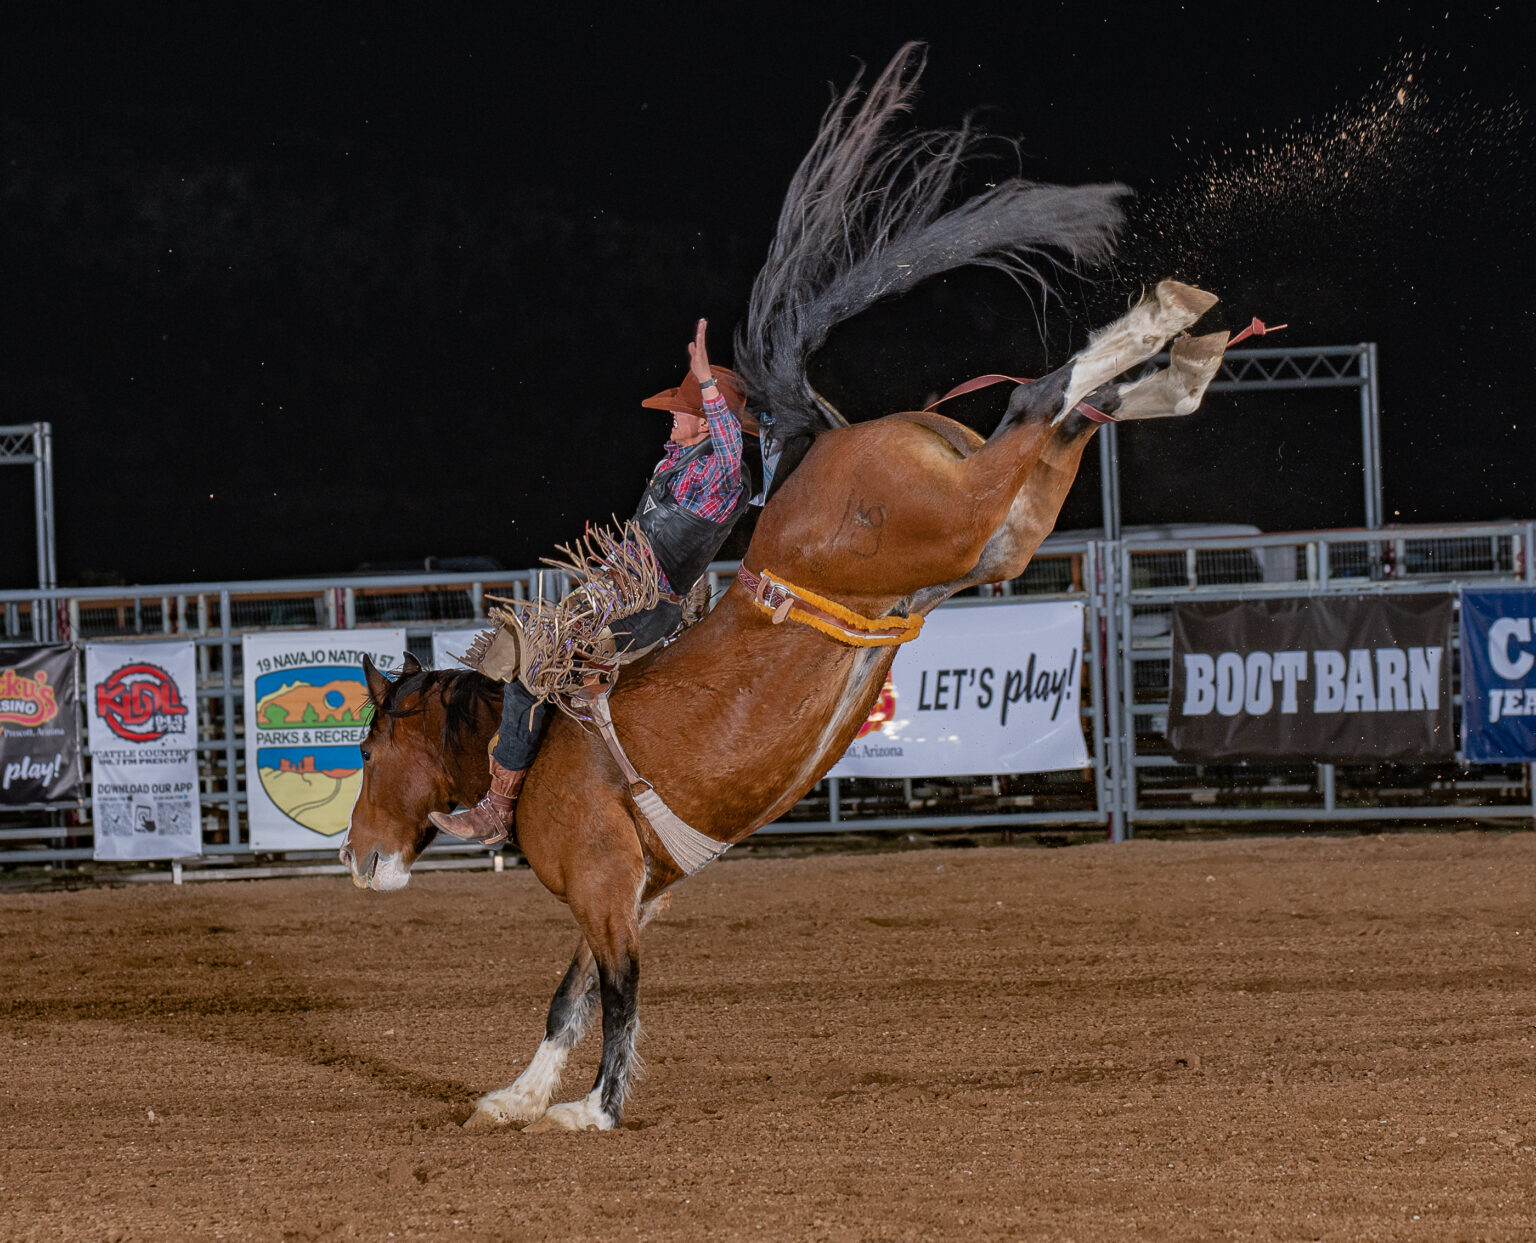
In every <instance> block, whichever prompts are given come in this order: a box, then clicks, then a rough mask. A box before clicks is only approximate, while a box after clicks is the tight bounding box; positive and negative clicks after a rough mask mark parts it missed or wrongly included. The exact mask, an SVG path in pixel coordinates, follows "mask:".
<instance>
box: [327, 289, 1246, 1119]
mask: <svg viewBox="0 0 1536 1243" xmlns="http://www.w3.org/2000/svg"><path fill="white" fill-rule="evenodd" d="M1214 302H1215V298H1214V297H1212V296H1211V295H1209V294H1204V293H1201V292H1200V291H1198V290H1195V289H1192V288H1190V287H1189V286H1186V285H1180V284H1177V283H1175V282H1172V281H1165V282H1163V283H1162V284H1161V285H1159V286H1158V287H1157V290H1156V291H1155V293H1154V294H1152V295H1149V296H1148V297H1146V298H1145V299H1143V300H1142V301H1141V302H1140V303H1139V304H1138V305H1136V306H1135V307H1133V308H1132V309H1131V311H1130V312H1128V313H1127V314H1126V315H1125V316H1123V317H1122V318H1121V319H1120V320H1117V321H1116V322H1115V323H1113V324H1111V325H1110V326H1109V327H1108V328H1106V329H1104V330H1102V331H1101V332H1099V333H1098V334H1096V335H1095V336H1094V337H1093V338H1092V339H1091V340H1090V342H1089V344H1088V346H1087V347H1086V348H1085V349H1084V350H1083V351H1081V352H1080V353H1079V354H1077V355H1075V356H1074V357H1073V358H1072V359H1071V360H1069V361H1068V363H1067V364H1066V365H1065V366H1063V367H1062V368H1060V369H1059V370H1058V371H1056V372H1053V373H1052V374H1051V375H1048V376H1046V377H1045V378H1044V379H1041V380H1038V381H1035V382H1033V383H1030V384H1025V385H1021V386H1020V387H1018V388H1017V389H1016V390H1015V391H1014V393H1013V396H1012V398H1011V400H1010V402H1009V408H1008V413H1007V415H1006V416H1005V417H1004V419H1003V422H1002V423H1001V425H1000V426H999V427H998V428H997V430H996V431H995V432H993V434H992V435H991V436H990V437H988V438H987V439H986V440H983V439H982V438H981V437H980V436H978V435H976V434H975V433H974V432H971V431H969V430H968V429H966V428H965V427H964V426H962V425H961V424H959V423H956V422H954V421H952V420H950V419H947V418H944V417H943V416H940V415H936V414H896V415H890V416H887V417H886V418H883V419H878V420H875V421H872V422H868V423H861V424H858V425H856V426H852V427H844V428H840V429H837V430H833V431H828V432H826V433H824V434H822V435H820V436H818V437H817V438H816V439H815V440H814V442H813V443H812V445H811V447H810V449H809V451H808V452H807V453H806V454H805V456H804V458H803V460H802V461H801V462H800V464H799V465H798V467H797V469H795V471H794V472H793V473H792V474H791V475H790V476H789V478H788V479H787V481H786V482H785V483H784V484H783V486H782V487H781V488H780V490H779V491H778V492H777V493H776V494H775V495H774V496H773V498H772V499H771V500H770V501H769V503H768V504H767V506H766V507H765V509H764V510H763V513H762V515H761V518H760V519H759V521H758V525H757V528H756V531H755V532H754V535H753V538H752V541H751V544H750V546H749V548H748V550H747V553H746V556H745V558H744V562H743V565H744V567H746V568H748V569H749V570H750V571H752V572H753V573H755V574H758V575H762V574H764V573H769V574H771V575H772V576H773V577H774V579H776V580H778V581H780V582H784V583H788V584H792V585H793V587H794V588H797V589H800V592H801V595H800V598H801V600H802V601H810V602H812V603H814V601H815V600H816V598H818V597H819V598H820V599H821V600H822V601H823V602H827V601H830V602H831V606H832V607H831V613H830V615H831V616H833V617H839V616H841V617H844V618H847V617H857V618H862V619H881V620H882V621H883V622H884V623H886V624H887V626H899V625H900V622H899V619H910V618H921V617H922V616H924V615H926V614H927V613H928V612H929V611H931V610H932V609H933V608H934V607H936V606H937V605H938V604H940V603H941V602H942V601H944V600H946V599H948V598H949V597H950V596H952V595H953V594H954V593H955V592H957V591H960V590H962V589H964V588H967V587H971V586H974V585H978V584H982V583H990V582H998V581H1002V580H1005V579H1010V578H1014V577H1016V576H1018V575H1019V574H1021V573H1023V571H1024V568H1025V566H1026V565H1027V564H1028V563H1029V560H1030V558H1031V557H1032V556H1033V554H1034V552H1035V550H1036V549H1037V548H1038V547H1039V545H1040V542H1041V541H1042V540H1043V539H1044V538H1045V537H1046V535H1047V534H1049V532H1050V530H1051V528H1052V526H1053V525H1054V523H1055V521H1056V517H1057V514H1058V513H1059V512H1060V509H1061V506H1062V503H1063V501H1064V500H1065V498H1066V494H1067V489H1068V488H1069V487H1070V485H1071V483H1072V480H1073V478H1074V477H1075V476H1076V474H1077V469H1078V465H1079V462H1080V461H1081V458H1082V454H1083V449H1084V447H1085V446H1086V445H1087V443H1088V440H1089V439H1090V437H1091V436H1092V434H1093V432H1094V430H1095V428H1096V426H1097V424H1096V422H1093V421H1091V420H1090V418H1089V417H1086V416H1085V415H1084V414H1083V413H1081V412H1079V410H1078V405H1079V402H1081V401H1083V400H1084V399H1089V400H1091V402H1092V404H1093V405H1094V406H1096V407H1097V409H1098V410H1099V411H1102V412H1103V413H1104V414H1107V415H1110V416H1114V415H1115V414H1116V412H1117V410H1118V411H1120V412H1121V414H1122V415H1123V416H1124V417H1134V418H1145V417H1155V416H1158V415H1165V414H1187V413H1189V412H1190V411H1191V410H1193V409H1194V408H1195V407H1196V406H1197V405H1198V404H1199V401H1200V398H1201V396H1202V394H1203V392H1204V390H1205V386H1206V384H1207V383H1208V382H1209V380H1210V378H1211V376H1212V375H1214V374H1215V371H1216V369H1217V367H1218V365H1219V363H1220V359H1221V355H1222V351H1223V349H1224V348H1225V344H1226V334H1225V333H1218V334H1215V335H1213V336H1210V337H1203V338H1199V339H1190V338H1188V337H1181V338H1180V339H1179V341H1177V342H1176V343H1175V344H1174V346H1173V350H1172V363H1171V364H1170V367H1169V369H1168V370H1167V371H1164V372H1159V373H1158V374H1157V375H1155V376H1153V377H1150V378H1148V379H1145V380H1141V381H1139V382H1137V383H1127V384H1113V383H1111V381H1113V380H1114V378H1115V377H1116V376H1117V375H1119V374H1121V373H1122V372H1123V371H1125V370H1126V369H1128V368H1130V367H1133V366H1137V365H1138V364H1140V363H1142V362H1143V361H1145V360H1146V359H1148V358H1150V357H1151V356H1152V355H1154V354H1155V353H1157V352H1158V351H1159V350H1160V349H1162V347H1163V346H1164V344H1165V343H1166V342H1167V341H1168V340H1169V338H1171V337H1172V336H1174V334H1176V333H1179V332H1181V331H1182V330H1183V329H1184V328H1186V327H1187V326H1189V325H1190V324H1192V323H1193V322H1194V321H1195V320H1196V319H1197V318H1198V317H1199V316H1200V315H1201V314H1202V313H1203V312H1204V311H1205V310H1206V309H1208V308H1209V306H1210V305H1211V304H1212V303H1214ZM773 603H774V601H773V599H769V600H768V602H767V603H766V604H765V603H763V602H762V601H761V600H760V599H759V598H758V597H757V596H755V595H754V593H753V592H752V591H749V590H748V589H747V587H746V586H744V585H743V584H742V583H741V582H737V583H734V584H733V585H732V586H731V588H730V590H729V591H727V592H726V593H725V595H724V596H723V597H722V599H721V600H720V602H719V604H718V606H717V607H716V608H715V609H714V610H713V611H712V612H711V613H710V614H709V615H708V616H707V617H706V618H705V619H704V620H703V621H701V622H700V623H699V624H698V625H696V626H694V627H693V628H692V629H690V630H688V631H686V632H685V633H684V635H683V636H682V637H681V638H680V639H679V640H678V641H677V642H675V643H673V644H672V645H670V646H668V647H665V648H662V649H661V650H659V651H657V652H655V653H653V654H651V655H650V656H648V657H646V658H644V659H642V660H641V661H639V662H637V663H636V664H634V665H631V666H629V667H628V668H626V669H625V671H624V675H623V677H622V678H621V679H620V680H619V683H618V686H617V689H616V690H615V691H614V693H613V696H612V715H613V720H614V722H615V725H616V729H617V732H618V735H619V737H620V739H621V741H622V743H623V746H624V748H625V750H626V751H627V753H628V755H629V758H630V759H631V760H632V761H633V763H634V766H635V767H636V768H637V769H638V770H639V772H640V773H641V774H642V775H643V776H644V777H645V778H646V779H647V780H648V781H649V782H650V783H651V784H652V785H653V786H654V788H655V791H656V792H657V793H658V794H659V795H661V797H662V798H663V799H664V800H665V801H666V803H667V804H668V805H669V806H670V808H671V809H672V811H673V812H675V813H676V814H677V816H678V817H680V818H681V819H682V820H683V821H685V822H686V823H687V824H688V825H691V826H693V827H694V828H695V829H697V830H699V831H700V832H702V833H703V834H705V835H707V836H708V837H709V838H711V839H714V840H715V841H718V842H725V843H734V842H739V841H741V840H742V839H743V838H745V837H747V836H749V835H750V834H751V833H753V832H754V831H755V830H757V829H758V828H760V827H761V826H762V825H764V824H767V823H769V822H770V821H773V820H775V819H777V818H778V817H779V816H781V815H782V814H783V813H784V812H786V811H787V810H788V809H789V808H790V807H792V806H793V805H794V804H795V803H796V802H797V801H798V800H799V799H800V798H801V797H803V796H804V794H805V793H806V791H807V790H809V789H810V787H811V786H812V785H813V784H814V783H815V782H816V781H818V780H819V779H820V778H821V777H822V776H823V775H824V774H825V773H826V772H827V770H828V769H829V768H831V766H832V765H833V764H834V763H835V762H836V760H837V758H838V757H839V756H840V755H841V754H842V753H843V751H844V750H845V749H846V747H847V746H848V744H849V743H850V742H851V740H852V739H853V737H854V735H855V734H856V733H857V732H858V730H859V727H860V726H861V725H862V724H863V722H864V721H865V719H866V717H867V716H868V714H869V711H870V708H871V706H872V705H873V703H874V700H875V697H876V696H877V694H878V693H879V690H880V687H881V685H882V684H883V682H884V681H885V677H886V673H887V671H888V670H889V668H890V665H891V661H892V659H893V657H894V655H895V648H894V647H893V646H858V645H851V644H850V643H848V642H845V641H841V640H840V639H839V638H838V637H835V636H834V635H833V634H829V633H827V631H828V630H829V629H832V630H835V629H837V627H835V626H834V627H823V628H819V629H818V628H815V627H814V626H813V625H805V624H799V623H797V622H796V621H794V620H788V621H784V618H783V610H775V609H773V608H772V607H771V606H772V604H773ZM812 611H814V609H813V610H812ZM775 614H777V617H778V621H783V622H784V624H777V622H776V620H775ZM825 615H827V614H826V613H823V616H825ZM844 629H849V630H851V631H852V632H853V633H854V634H855V636H856V635H857V633H858V631H859V626H858V625H850V626H845V627H844ZM367 673H368V681H369V687H370V691H371V693H372V695H373V699H374V703H375V705H376V709H377V710H376V713H375V716H374V719H373V723H372V726H371V728H370V731H369V734H368V738H367V740H366V741H365V743H364V744H363V754H364V759H365V764H364V770H363V785H362V789H361V792H360V794H359V796H358V800H357V805H356V808H355V810H354V812H353V818H352V823H351V827H350V829H349V831H348V836H347V842H346V845H345V846H344V847H343V849H342V852H341V856H342V859H343V861H344V862H346V863H347V864H348V866H349V867H350V868H351V871H352V875H353V879H354V881H355V883H357V884H358V885H360V886H364V887H372V888H374V889H381V890H383V889H398V888H399V887H401V886H402V885H404V884H406V883H407V881H408V880H409V876H410V868H411V865H412V863H413V862H414V861H415V859H416V858H417V856H418V855H419V854H420V853H421V851H422V850H423V849H424V848H425V846H426V844H427V842H428V841H429V840H430V836H431V830H430V828H428V827H424V826H425V825H426V817H427V813H428V812H429V811H432V810H434V809H439V808H441V809H447V808H449V807H451V806H452V805H453V803H454V802H455V801H458V802H464V803H469V802H472V801H473V800H474V799H476V798H478V797H479V795H480V794H481V793H482V792H483V791H484V789H485V787H486V785H487V782H488V777H487V774H486V768H485V759H484V747H483V742H484V740H485V739H487V738H488V737H489V735H490V733H491V732H492V730H493V729H494V728H495V720H496V715H495V711H494V706H493V704H494V695H493V693H491V692H487V691H486V690H485V689H484V686H483V685H482V684H479V683H476V682H475V681H473V680H472V679H471V675H466V674H425V673H421V672H418V671H414V670H413V671H411V672H408V673H407V674H405V675H403V676H402V677H401V678H400V679H399V680H398V681H397V682H395V683H393V684H391V683H390V682H388V681H387V680H386V679H385V678H384V677H383V676H382V675H380V674H379V673H378V672H377V670H375V669H373V668H372V667H371V666H368V667H367ZM455 730H458V731H460V734H459V738H460V742H461V744H462V745H460V746H458V747H451V746H446V745H445V744H446V743H448V741H449V739H450V736H451V735H453V734H454V731H455ZM706 740H707V742H708V746H707V748H705V747H703V746H702V745H701V744H702V743H703V742H704V741H706ZM706 753H707V756H708V759H707V760H704V759H702V758H701V756H702V755H703V754H706ZM517 840H518V846H519V848H520V849H521V850H522V852H523V854H524V856H525V857H526V858H527V860H528V863H529V866H530V867H531V868H532V869H533V871H534V873H535V875H537V876H538V878H539V880H540V881H542V882H543V883H544V885H545V886H546V887H547V888H548V889H549V890H550V892H552V893H553V894H555V895H556V896H557V897H559V898H561V899H563V900H564V901H565V902H566V903H567V904H568V905H569V906H570V909H571V913H572V914H573V915H574V916H575V919H576V922H577V924H578V926H579V927H580V929H581V934H582V940H581V944H580V946H579V947H578V949H577V952H576V955H575V958H574V959H573V960H572V962H571V965H570V969H569V970H568V971H567V972H566V974H565V978H564V979H563V980H562V981H561V983H560V987H559V989H558V990H557V991H556V993H555V996H554V999H553V1000H552V1001H551V1003H550V1009H549V1017H548V1022H547V1024H546V1028H545V1035H544V1039H543V1042H542V1043H541V1044H540V1045H539V1048H538V1050H537V1052H536V1053H535V1055H534V1057H533V1059H532V1061H531V1062H530V1064H529V1065H528V1067H527V1068H526V1069H525V1070H524V1072H523V1073H522V1075H521V1076H520V1077H519V1078H518V1080H517V1081H516V1082H515V1083H514V1084H512V1085H511V1086H510V1087H508V1088H504V1089H502V1090H500V1091H496V1092H492V1093H490V1094H488V1095H486V1096H484V1097H482V1098H481V1099H480V1101H479V1102H478V1106H477V1109H476V1112H475V1115H474V1117H473V1118H472V1119H471V1122H472V1123H475V1124H476V1125H479V1126H504V1125H510V1124H513V1123H525V1124H526V1123H534V1122H538V1123H539V1125H540V1126H541V1127H563V1128H569V1129H583V1128H589V1127H596V1128H600V1129H607V1128H611V1127H613V1126H615V1125H617V1123H618V1121H619V1119H620V1115H621V1112H622V1109H623V1106H624V1101H625V1096H626V1093H627V1091H628V1088H629V1083H630V1076H631V1070H632V1067H633V1064H634V1042H635V1037H636V1034H637V1031H638V1011H637V1002H636V996H637V987H638V982H639V964H640V941H639V936H640V930H641V928H642V927H643V926H644V924H645V923H646V921H647V920H648V919H649V918H650V917H651V916H652V915H653V914H654V913H655V912H656V910H657V909H658V906H659V904H660V903H661V902H662V901H664V900H665V898H666V896H667V890H668V889H669V887H670V886H671V885H673V884H674V883H675V882H676V881H678V880H679V879H681V878H682V877H683V875H684V874H685V873H684V869H683V868H681V867H679V866H678V864H677V863H676V862H675V861H674V858H673V856H672V854H670V853H669V851H668V849H667V846H666V845H665V844H664V843H663V842H662V840H661V839H660V838H658V836H657V835H656V832H655V831H654V829H653V827H652V824H651V823H650V822H649V821H648V820H647V818H646V817H645V816H644V815H642V814H641V813H640V811H639V810H638V809H637V807H636V805H635V803H634V801H633V800H632V798H631V797H630V786H629V784H628V783H627V782H626V780H625V778H624V776H623V774H622V773H621V771H620V769H619V767H618V765H617V764H616V762H615V761H614V759H613V758H612V756H611V755H610V753H609V751H608V750H607V749H606V747H605V746H604V744H603V742H602V741H601V740H600V739H599V737H598V736H597V734H596V733H595V732H592V731H590V730H587V729H584V728H583V727H582V726H581V725H579V724H578V723H576V722H575V721H572V720H570V719H569V718H566V717H563V716H557V717H556V719H555V720H554V722H553V724H552V725H551V727H550V729H549V732H548V735H547V737H546V739H545V741H544V744H543V748H542V750H541V751H540V753H539V756H538V758H537V760H536V761H535V763H534V765H533V768H532V770H531V771H530V773H529V775H528V779H527V783H526V785H525V786H524V789H523V795H522V801H521V803H520V805H519V808H518V817H517ZM599 997H600V999H601V1005H602V1021H603V1053H602V1063H601V1068H600V1070H599V1073H598V1076H597V1082H596V1084H595V1085H594V1087H593V1088H592V1091H591V1092H590V1093H589V1094H588V1095H587V1096H586V1097H584V1098H582V1099H580V1100H576V1101H573V1102H570V1103H566V1104H558V1105H553V1106H551V1104H550V1101H551V1099H552V1098H553V1095H554V1092H555V1090H556V1088H557V1087H558V1085H559V1082H560V1077H561V1071H562V1069H563V1067H564V1064H565V1061H566V1058H567V1055H568V1054H569V1052H570V1050H571V1048H572V1047H573V1046H574V1045H575V1043H576V1042H577V1040H579V1039H580V1037H581V1035H582V1033H583V1030H584V1028H585V1026H586V1024H587V1022H588V1020H589V1018H590V1017H591V1014H592V1012H593V1010H594V1008H595V1003H596V1001H597V1000H598V999H599Z"/></svg>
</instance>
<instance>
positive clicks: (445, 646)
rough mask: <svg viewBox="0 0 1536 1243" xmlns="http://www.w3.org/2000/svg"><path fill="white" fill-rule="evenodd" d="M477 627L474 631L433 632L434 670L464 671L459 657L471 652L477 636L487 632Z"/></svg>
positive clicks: (484, 627) (483, 627)
mask: <svg viewBox="0 0 1536 1243" xmlns="http://www.w3.org/2000/svg"><path fill="white" fill-rule="evenodd" d="M486 629H487V627H486V626H476V627H475V628H474V629H472V630H434V631H433V632H432V667H433V668H434V669H449V670H452V669H462V668H464V666H463V665H462V664H460V663H459V657H460V656H462V655H464V653H465V652H467V651H469V645H470V644H471V643H473V642H474V641H475V636H476V635H478V634H480V633H481V632H482V631H484V630H486Z"/></svg>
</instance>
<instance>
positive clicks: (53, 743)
mask: <svg viewBox="0 0 1536 1243" xmlns="http://www.w3.org/2000/svg"><path fill="white" fill-rule="evenodd" d="M79 696H80V684H79V680H78V675H77V674H76V661H75V649H74V648H73V647H71V646H70V645H69V644H67V643H66V644H55V645H52V646H47V647H0V805H4V804H9V805H11V806H20V805H23V804H26V803H73V802H75V801H77V800H78V798H79V796H80V784H81V780H80V778H81V770H80V697H79Z"/></svg>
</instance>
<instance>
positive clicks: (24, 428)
mask: <svg viewBox="0 0 1536 1243" xmlns="http://www.w3.org/2000/svg"><path fill="white" fill-rule="evenodd" d="M0 466H30V467H31V468H32V509H33V515H34V528H35V531H36V535H37V585H38V586H39V587H41V588H43V589H44V590H47V589H49V588H51V587H56V586H58V561H57V558H56V556H55V553H54V524H53V425H52V424H51V423H24V424H22V425H20V426H14V427H0ZM46 628H47V619H46V618H45V617H44V616H43V615H42V613H41V611H40V610H39V611H36V612H35V613H34V620H33V630H34V632H35V633H34V634H33V638H35V639H39V640H42V639H49V638H52V637H53V636H52V635H51V634H48V633H42V632H41V631H42V630H45V629H46Z"/></svg>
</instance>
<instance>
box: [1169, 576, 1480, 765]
mask: <svg viewBox="0 0 1536 1243" xmlns="http://www.w3.org/2000/svg"><path fill="white" fill-rule="evenodd" d="M1450 640H1451V597H1449V596H1317V597H1313V598H1311V599H1304V600H1241V601H1226V602H1220V603H1218V602H1214V601H1213V602H1210V603H1204V602H1202V603H1192V604H1177V605H1175V606H1174V609H1173V671H1172V674H1173V676H1172V687H1173V693H1172V695H1171V696H1170V698H1169V703H1168V742H1169V744H1170V746H1171V747H1172V748H1173V753H1174V756H1175V757H1176V758H1178V759H1181V760H1186V761H1195V762H1210V761H1215V760H1236V759H1257V760H1280V759H1287V760H1331V761H1339V762H1343V761H1371V760H1383V761H1403V762H1419V761H1423V760H1448V759H1450V758H1451V757H1452V756H1453V755H1454V754H1455V747H1456V740H1455V738H1454V737H1453V735H1452V732H1451V665H1450V650H1451V646H1450Z"/></svg>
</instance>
